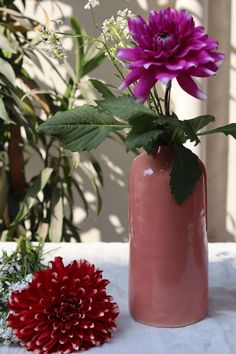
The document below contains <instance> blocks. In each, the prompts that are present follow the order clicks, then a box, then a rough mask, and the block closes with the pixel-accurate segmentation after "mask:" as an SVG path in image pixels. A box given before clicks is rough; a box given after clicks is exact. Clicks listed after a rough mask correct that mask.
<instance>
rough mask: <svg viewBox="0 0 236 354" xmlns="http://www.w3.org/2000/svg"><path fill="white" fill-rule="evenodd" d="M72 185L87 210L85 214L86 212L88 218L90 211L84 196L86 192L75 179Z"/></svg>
mask: <svg viewBox="0 0 236 354" xmlns="http://www.w3.org/2000/svg"><path fill="white" fill-rule="evenodd" d="M72 183H73V185H74V187H75V189H76V190H77V192H78V194H79V196H80V198H81V200H82V202H83V206H84V209H85V212H86V216H88V210H89V205H88V202H87V200H86V198H85V196H84V191H83V190H82V189H81V187H80V185H79V182H78V181H76V179H75V178H72Z"/></svg>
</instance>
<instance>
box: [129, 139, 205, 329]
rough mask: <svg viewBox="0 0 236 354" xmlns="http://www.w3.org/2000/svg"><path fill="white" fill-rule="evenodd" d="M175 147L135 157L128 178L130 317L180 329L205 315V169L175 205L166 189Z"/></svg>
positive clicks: (163, 147)
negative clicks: (186, 195)
mask: <svg viewBox="0 0 236 354" xmlns="http://www.w3.org/2000/svg"><path fill="white" fill-rule="evenodd" d="M173 155H174V147H172V146H160V147H159V148H158V149H156V150H155V151H154V152H153V153H152V154H150V155H148V154H146V153H144V154H142V155H140V156H138V157H137V158H136V159H135V160H134V161H133V162H132V165H131V169H130V178H129V227H130V268H129V306H130V313H131V316H132V317H133V318H134V319H135V320H136V321H139V322H141V323H144V324H147V325H151V326H157V327H181V326H186V325H190V324H192V323H195V322H197V321H199V320H201V319H202V318H204V317H205V315H206V314H207V308H208V247H207V198H206V195H207V194H206V173H205V168H204V165H203V164H202V162H201V161H199V163H200V166H201V169H202V172H203V173H202V176H201V178H200V179H199V181H198V182H197V184H196V186H195V189H194V191H193V193H192V194H191V195H190V196H189V197H188V198H187V199H186V200H185V201H184V202H183V203H182V204H180V205H178V204H177V202H176V201H175V199H174V197H173V196H172V195H171V192H170V186H169V181H170V177H169V174H170V169H171V164H172V159H173Z"/></svg>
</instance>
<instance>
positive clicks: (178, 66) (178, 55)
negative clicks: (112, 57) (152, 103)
mask: <svg viewBox="0 0 236 354" xmlns="http://www.w3.org/2000/svg"><path fill="white" fill-rule="evenodd" d="M128 25H129V30H130V32H131V34H132V37H133V40H134V41H135V42H136V45H135V46H133V47H132V48H120V49H119V50H118V58H119V59H122V60H125V61H128V62H130V64H129V65H128V68H129V69H130V70H131V71H130V73H129V74H128V75H127V77H126V79H125V81H124V84H123V86H125V87H127V86H129V85H131V84H132V83H134V82H135V81H138V84H137V85H136V87H135V89H134V94H135V96H136V97H137V98H138V99H139V100H140V101H145V100H146V99H147V96H148V94H149V91H150V90H151V88H152V87H153V86H154V85H155V84H156V82H157V81H161V82H162V83H164V84H166V83H167V82H168V81H170V80H172V79H174V78H176V79H177V81H178V83H179V85H180V86H181V87H182V89H183V90H185V91H186V92H187V93H189V94H190V95H192V96H194V97H196V98H199V99H205V98H206V96H205V94H204V93H203V92H202V91H201V90H200V89H199V88H198V86H197V84H196V83H195V81H194V80H193V79H192V76H193V77H209V76H213V75H215V73H216V72H217V70H218V69H219V67H220V65H221V64H222V61H223V60H224V54H222V53H220V52H218V51H217V47H218V43H217V41H216V40H214V39H212V38H209V37H208V35H207V34H206V33H205V31H204V27H202V26H196V25H195V23H194V20H193V17H192V16H191V15H190V14H189V13H188V12H187V11H185V10H181V11H177V10H175V9H172V8H167V9H163V10H160V11H151V12H150V15H149V19H148V22H145V21H144V19H143V18H142V17H141V16H137V17H135V18H134V19H129V20H128Z"/></svg>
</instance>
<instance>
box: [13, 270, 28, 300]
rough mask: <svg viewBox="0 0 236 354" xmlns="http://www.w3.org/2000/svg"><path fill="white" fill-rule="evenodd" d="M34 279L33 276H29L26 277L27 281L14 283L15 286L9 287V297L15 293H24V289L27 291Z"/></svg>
mask: <svg viewBox="0 0 236 354" xmlns="http://www.w3.org/2000/svg"><path fill="white" fill-rule="evenodd" d="M32 279H33V275H32V274H28V275H26V277H25V279H24V280H22V281H20V282H17V283H14V284H10V285H9V293H8V297H10V296H11V294H12V293H13V292H14V291H19V292H21V291H23V290H24V289H26V288H27V287H28V285H29V283H31V282H32Z"/></svg>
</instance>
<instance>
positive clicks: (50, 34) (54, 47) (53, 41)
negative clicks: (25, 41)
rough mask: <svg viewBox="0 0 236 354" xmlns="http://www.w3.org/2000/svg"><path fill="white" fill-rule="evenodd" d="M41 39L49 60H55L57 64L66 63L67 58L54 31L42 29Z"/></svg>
mask: <svg viewBox="0 0 236 354" xmlns="http://www.w3.org/2000/svg"><path fill="white" fill-rule="evenodd" d="M56 23H58V21H56ZM41 39H42V45H43V48H44V50H46V52H47V53H48V55H49V56H50V57H51V58H54V59H57V60H58V62H59V63H64V62H65V61H66V58H67V56H66V54H65V51H64V48H63V46H62V44H61V41H60V39H59V38H58V35H57V34H56V33H55V31H50V30H48V29H46V28H43V30H42V31H41Z"/></svg>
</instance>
